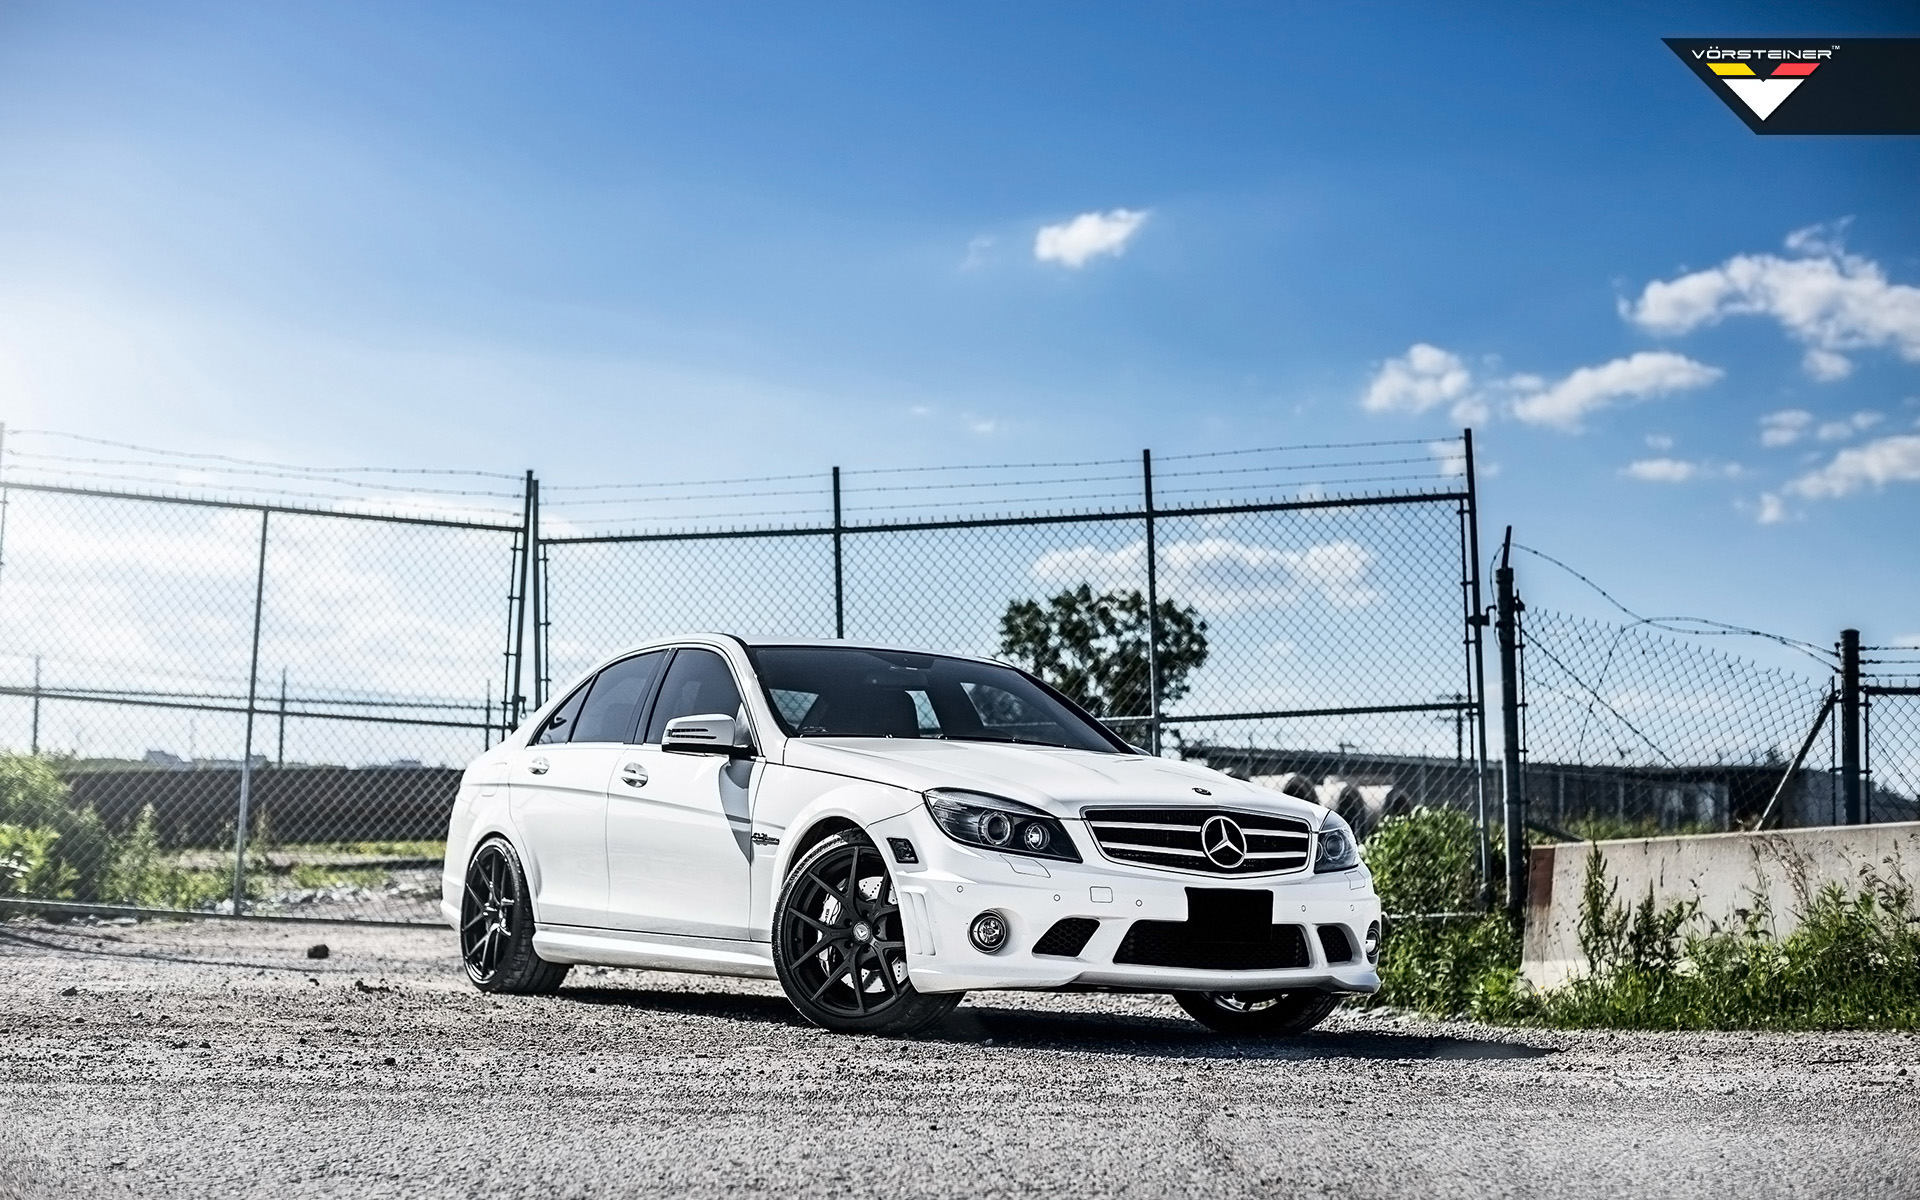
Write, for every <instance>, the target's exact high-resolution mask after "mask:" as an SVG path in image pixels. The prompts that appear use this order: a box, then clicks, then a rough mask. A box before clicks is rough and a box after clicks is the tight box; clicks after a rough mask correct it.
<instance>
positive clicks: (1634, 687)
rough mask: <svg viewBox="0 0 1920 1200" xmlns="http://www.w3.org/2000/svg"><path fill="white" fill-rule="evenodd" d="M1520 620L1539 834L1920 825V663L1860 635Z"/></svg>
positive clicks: (1525, 747) (1528, 781)
mask: <svg viewBox="0 0 1920 1200" xmlns="http://www.w3.org/2000/svg"><path fill="white" fill-rule="evenodd" d="M1515 548H1516V549H1524V547H1515ZM1530 553H1533V554H1535V555H1536V556H1537V557H1539V558H1541V559H1543V560H1544V561H1547V562H1550V563H1554V564H1555V565H1556V566H1562V564H1559V563H1558V562H1557V560H1554V559H1552V558H1550V557H1548V556H1546V555H1541V554H1539V552H1537V551H1532V552H1530ZM1563 569H1564V568H1563ZM1583 582H1585V580H1584V579H1583ZM1596 590H1597V589H1596ZM1599 594H1600V595H1602V596H1605V593H1604V592H1600V593H1599ZM1606 599H1607V600H1609V601H1610V602H1611V601H1612V597H1610V596H1607V597H1606ZM1520 608H1521V612H1522V613H1523V617H1522V620H1521V621H1520V628H1521V630H1522V637H1521V644H1520V646H1519V648H1518V649H1519V659H1520V667H1521V673H1522V674H1521V679H1520V687H1519V689H1518V697H1517V699H1518V704H1519V716H1520V724H1521V731H1522V732H1521V739H1520V745H1521V755H1520V757H1521V758H1523V759H1524V768H1523V777H1524V783H1525V800H1526V803H1527V814H1528V819H1529V821H1530V822H1531V823H1532V824H1533V826H1534V828H1535V830H1536V831H1538V832H1544V833H1549V834H1565V833H1568V832H1573V833H1577V834H1580V835H1583V836H1597V837H1607V836H1633V835H1642V834H1650V833H1656V832H1663V833H1672V832H1719V831H1725V830H1730V829H1753V828H1760V827H1763V826H1765V827H1773V826H1779V825H1789V826H1819V825H1841V824H1851V823H1857V822H1861V821H1911V820H1915V819H1917V818H1920V650H1916V649H1914V648H1911V647H1904V646H1879V647H1874V646H1868V647H1861V646H1860V644H1859V635H1858V633H1857V632H1855V631H1852V630H1846V631H1843V632H1842V634H1841V638H1840V641H1839V642H1838V643H1837V644H1836V645H1834V646H1832V647H1825V646H1815V645H1810V644H1807V643H1804V642H1797V641H1794V640H1792V639H1789V638H1782V637H1779V636H1777V635H1773V634H1766V633H1761V632H1758V631H1755V630H1748V629H1742V628H1739V627H1735V626H1730V625H1725V624H1722V623H1719V622H1713V621H1704V620H1694V619H1682V618H1667V619H1646V618H1637V617H1636V618H1633V619H1631V620H1628V621H1603V620H1594V619H1590V618H1583V617H1575V616H1571V615H1569V614H1566V613H1562V612H1554V611H1551V610H1545V609H1537V608H1536V609H1527V608H1525V607H1524V606H1520Z"/></svg>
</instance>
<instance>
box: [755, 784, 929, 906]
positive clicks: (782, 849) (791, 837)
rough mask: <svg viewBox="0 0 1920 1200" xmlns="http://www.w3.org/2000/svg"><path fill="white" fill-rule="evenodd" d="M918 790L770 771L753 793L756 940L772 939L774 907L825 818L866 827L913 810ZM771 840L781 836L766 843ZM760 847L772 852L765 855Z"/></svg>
mask: <svg viewBox="0 0 1920 1200" xmlns="http://www.w3.org/2000/svg"><path fill="white" fill-rule="evenodd" d="M920 803H921V800H920V794H919V793H918V792H914V791H909V790H908V789H906V788H901V787H894V786H892V785H891V784H884V783H873V782H870V781H868V780H862V779H849V778H847V777H845V776H842V775H826V774H823V773H820V772H815V771H805V770H796V769H794V768H781V769H778V770H776V771H771V772H769V774H768V778H767V780H766V782H765V783H763V784H762V785H761V789H760V791H759V793H758V794H756V796H755V797H754V809H753V836H754V846H755V855H754V859H753V896H752V901H751V903H752V905H753V911H752V913H751V914H750V918H749V928H750V929H751V931H752V936H753V938H754V939H755V940H757V941H771V940H772V938H773V907H774V904H775V902H776V901H777V900H778V899H779V896H780V887H781V885H782V884H784V883H785V882H786V879H787V875H788V873H789V872H790V871H792V870H793V866H794V864H795V863H796V862H798V861H799V859H800V857H801V856H802V855H803V854H804V853H805V852H806V850H807V849H808V847H810V846H811V845H812V844H813V843H814V842H816V841H818V839H817V838H814V837H812V836H811V834H812V831H814V830H816V829H818V828H819V827H820V826H821V825H822V824H823V823H826V822H848V823H851V824H852V825H854V826H855V827H857V828H859V829H862V830H866V829H870V828H872V827H873V825H874V824H875V823H876V822H879V821H884V820H886V819H887V818H889V817H896V816H899V815H900V814H901V813H904V812H911V811H912V810H914V809H916V808H918V807H919V806H920ZM767 839H777V841H778V845H777V846H768V845H767ZM761 849H767V850H771V851H772V853H770V854H765V855H762V854H761V853H760V852H759V851H760V850H761Z"/></svg>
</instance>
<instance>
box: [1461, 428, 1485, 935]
mask: <svg viewBox="0 0 1920 1200" xmlns="http://www.w3.org/2000/svg"><path fill="white" fill-rule="evenodd" d="M1460 446H1461V455H1462V457H1463V458H1464V459H1465V466H1466V469H1467V511H1466V521H1467V529H1466V546H1465V550H1466V552H1467V568H1468V569H1467V578H1466V580H1465V584H1466V588H1467V592H1468V597H1469V598H1468V612H1467V638H1468V641H1469V642H1470V643H1471V645H1470V650H1471V653H1472V656H1473V661H1472V664H1471V665H1472V672H1473V674H1472V680H1473V688H1474V693H1475V695H1474V706H1473V709H1474V728H1475V733H1476V741H1475V745H1474V762H1473V804H1474V820H1475V822H1476V823H1477V824H1478V827H1479V830H1480V907H1481V908H1482V909H1483V910H1484V909H1486V908H1487V907H1488V906H1490V905H1491V904H1492V903H1493V848H1492V847H1491V846H1490V845H1488V842H1487V650H1486V646H1487V610H1486V605H1485V601H1484V600H1483V599H1482V597H1481V594H1480V493H1479V490H1478V484H1477V483H1476V477H1475V475H1474V469H1473V430H1471V429H1463V430H1461V431H1460Z"/></svg>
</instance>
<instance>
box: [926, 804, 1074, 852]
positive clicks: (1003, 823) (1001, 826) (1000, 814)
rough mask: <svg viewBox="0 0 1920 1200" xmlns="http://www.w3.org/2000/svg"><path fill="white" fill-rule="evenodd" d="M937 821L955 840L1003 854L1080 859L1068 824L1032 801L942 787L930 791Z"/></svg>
mask: <svg viewBox="0 0 1920 1200" xmlns="http://www.w3.org/2000/svg"><path fill="white" fill-rule="evenodd" d="M927 811H928V812H930V813H932V814H933V823H934V824H936V825H938V826H939V827H940V829H941V831H942V832H944V833H945V834H946V835H947V836H948V837H950V838H952V839H953V840H954V841H956V842H959V843H961V844H962V845H966V846H978V847H980V848H981V849H982V850H998V851H1000V852H1001V853H1002V854H1024V855H1027V856H1029V857H1031V858H1057V859H1061V860H1064V861H1066V862H1079V861H1080V852H1079V851H1078V850H1075V849H1074V848H1073V839H1072V838H1070V837H1068V836H1067V830H1066V827H1065V826H1064V825H1062V824H1060V822H1058V821H1056V820H1054V819H1053V818H1052V817H1050V816H1048V815H1047V814H1046V813H1043V812H1041V811H1040V810H1039V809H1037V808H1035V807H1033V806H1032V805H1030V804H1022V803H1020V802H1019V801H1018V800H1005V799H1002V798H1001V797H999V796H989V795H986V794H984V793H982V792H962V791H955V790H952V789H947V788H940V789H936V790H934V791H931V792H928V793H927Z"/></svg>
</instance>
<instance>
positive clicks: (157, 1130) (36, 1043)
mask: <svg viewBox="0 0 1920 1200" xmlns="http://www.w3.org/2000/svg"><path fill="white" fill-rule="evenodd" d="M319 942H324V943H326V944H327V946H328V947H329V949H330V953H329V955H328V957H326V958H324V959H310V958H309V957H308V948H309V947H310V946H312V945H314V944H315V943H319ZM0 959H3V960H4V965H3V966H0V972H4V974H3V976H0V977H4V979H5V983H4V984H0V1113H3V1114H4V1118H5V1119H4V1120H0V1195H20V1196H92V1195H121V1194H129V1195H142V1196H150V1195H161V1194H178V1195H189V1196H227V1195H247V1196H254V1195H273V1196H277V1197H279V1196H318V1195H353V1196H422V1195H435V1196H448V1195H455V1196H461V1195H468V1196H537V1197H543V1198H544V1197H555V1196H603V1195H656V1194H658V1195H666V1194H671V1195H697V1196H722V1195H727V1196H731V1195H739V1194H768V1193H773V1194H803V1195H848V1196H889V1197H901V1196H922V1195H925V1196H969V1197H971V1196H1009V1195H1039V1196H1066V1195H1073V1196H1167V1195H1179V1196H1196V1197H1200V1196H1207V1197H1211V1196H1342V1197H1345V1196H1354V1197H1362V1196H1420V1197H1438V1196H1471V1197H1479V1196H1507V1195H1511V1196H1593V1197H1606V1198H1608V1200H1619V1198H1621V1197H1639V1196H1668V1195H1671V1196H1713V1197H1716V1198H1718V1197H1725V1196H1741V1197H1755V1196H1848V1197H1878V1196H1904V1197H1911V1196H1920V1144H1917V1143H1916V1141H1915V1139H1914V1138H1913V1136H1912V1134H1911V1129H1912V1124H1913V1120H1914V1116H1915V1112H1916V1102H1920V1096H1916V1094H1915V1082H1916V1079H1917V1078H1920V1040H1916V1038H1915V1037H1913V1036H1909V1035H1904V1034H1898V1035H1895V1034H1806V1035H1794V1036H1784V1035H1749V1034H1718V1035H1708V1036H1700V1035H1690V1034H1689V1035H1682V1034H1606V1033H1591V1034H1565V1033H1547V1032H1539V1031H1533V1030H1500V1029H1487V1028H1481V1027H1477V1026H1472V1025H1464V1024H1453V1023H1445V1022H1432V1021H1425V1020H1420V1019H1416V1018H1412V1017H1408V1016H1404V1015H1395V1014H1390V1013H1388V1014H1383V1013H1346V1012H1342V1013H1336V1014H1335V1016H1334V1017H1333V1018H1332V1019H1331V1020H1330V1021H1329V1023H1328V1024H1327V1025H1326V1026H1324V1027H1323V1028H1322V1029H1321V1030H1320V1031H1318V1032H1316V1033H1314V1034H1312V1035H1309V1036H1307V1037H1305V1038H1300V1039H1297V1040H1293V1041H1290V1042H1274V1043H1259V1042H1249V1041H1236V1040H1231V1039H1224V1038H1219V1037H1216V1036H1213V1035H1210V1034H1208V1033H1207V1032H1206V1031H1205V1030H1203V1029H1201V1028H1200V1027H1199V1026H1197V1025H1195V1024H1193V1023H1192V1022H1190V1021H1188V1020H1186V1019H1185V1017H1184V1016H1183V1015H1181V1014H1180V1012H1179V1010H1178V1009H1176V1008H1175V1007H1174V1006H1173V1005H1172V1004H1171V1002H1168V1001H1165V1000H1163V999H1160V998H1158V997H1132V996H1102V995H1067V996H1051V995H1029V994H1022V993H981V994H976V995H974V996H973V997H971V998H970V999H969V1000H968V1002H967V1005H966V1006H965V1007H963V1008H962V1009H961V1010H960V1011H959V1012H958V1013H957V1014H955V1016H954V1017H953V1018H952V1019H951V1020H949V1021H948V1022H947V1023H946V1024H945V1025H944V1026H942V1027H941V1028H940V1029H939V1030H938V1031H937V1032H936V1033H935V1034H933V1035H932V1036H927V1037H922V1038H917V1039H914V1040H909V1041H890V1040H881V1039H868V1038H851V1037H842V1036H836V1035H833V1034H827V1033H822V1032H819V1031H817V1030H814V1029H812V1028H810V1027H808V1026H806V1025H804V1024H802V1023H801V1022H800V1021H799V1019H798V1018H797V1017H796V1016H795V1015H794V1013H793V1012H792V1010H791V1009H789V1008H788V1007H787V1006H786V1004H785V1003H784V1001H782V1000H781V999H780V997H779V994H778V991H777V990H776V989H775V988H774V987H773V986H771V985H768V984H761V983H754V982H739V981H729V980H719V979H708V978H702V977H697V976H675V975H665V974H654V973H648V972H640V971H619V970H598V969H586V970H582V969H576V970H575V973H574V974H573V975H572V976H571V977H570V978H569V979H568V983H567V987H566V988H565V989H563V990H562V992H561V993H560V994H559V995H558V996H556V997H552V998H544V999H532V1000H529V999H495V998H491V997H486V996H482V995H480V994H478V993H476V992H473V991H471V990H470V989H469V988H468V987H467V986H466V984H465V982H464V980H463V979H462V978H461V976H460V974H459V964H458V961H457V959H456V957H455V955H454V952H453V948H452V938H451V935H450V934H448V933H447V932H445V931H440V930H409V929H376V928H365V927H359V928H356V927H351V926H341V925H301V926H288V925H269V924H255V923H236V922H222V921H209V922H204V923H197V924H173V923H152V924H141V925H132V924H98V925H90V924H66V925H49V924H40V923H34V922H25V921H12V922H9V923H6V924H4V925H0Z"/></svg>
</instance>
